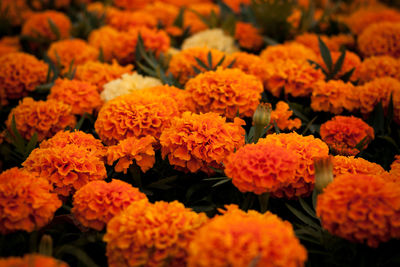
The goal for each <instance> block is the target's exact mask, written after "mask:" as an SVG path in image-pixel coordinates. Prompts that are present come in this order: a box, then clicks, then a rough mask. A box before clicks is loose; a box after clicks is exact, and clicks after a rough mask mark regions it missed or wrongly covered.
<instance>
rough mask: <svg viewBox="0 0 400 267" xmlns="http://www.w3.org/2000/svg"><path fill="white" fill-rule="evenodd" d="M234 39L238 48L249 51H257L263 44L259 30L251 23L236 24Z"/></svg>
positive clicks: (239, 22)
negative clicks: (237, 43)
mask: <svg viewBox="0 0 400 267" xmlns="http://www.w3.org/2000/svg"><path fill="white" fill-rule="evenodd" d="M235 39H236V40H237V41H238V42H239V45H240V47H242V48H245V49H249V50H258V49H260V48H261V47H262V46H263V44H264V41H263V39H262V35H261V32H260V30H259V29H257V28H256V27H254V26H253V25H252V24H251V23H246V22H241V21H238V22H237V23H236V27H235Z"/></svg>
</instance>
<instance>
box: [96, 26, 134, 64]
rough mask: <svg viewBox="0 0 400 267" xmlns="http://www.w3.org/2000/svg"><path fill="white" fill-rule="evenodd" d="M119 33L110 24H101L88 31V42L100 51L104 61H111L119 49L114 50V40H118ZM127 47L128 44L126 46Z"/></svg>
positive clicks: (118, 52)
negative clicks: (101, 25)
mask: <svg viewBox="0 0 400 267" xmlns="http://www.w3.org/2000/svg"><path fill="white" fill-rule="evenodd" d="M120 37H121V33H120V32H119V31H117V30H116V29H114V28H112V27H110V26H103V27H100V28H98V29H96V30H93V31H91V32H90V34H89V37H88V42H89V44H90V45H91V46H94V47H97V48H98V49H99V51H102V53H103V58H104V60H105V61H106V62H111V61H112V60H113V59H114V58H115V59H118V58H117V54H120V53H121V51H115V47H116V45H115V42H116V40H119V38H120ZM128 47H129V46H128Z"/></svg>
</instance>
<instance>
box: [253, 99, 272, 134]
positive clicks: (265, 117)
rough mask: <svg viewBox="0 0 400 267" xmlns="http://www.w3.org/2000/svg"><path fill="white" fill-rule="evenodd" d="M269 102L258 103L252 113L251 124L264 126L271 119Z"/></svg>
mask: <svg viewBox="0 0 400 267" xmlns="http://www.w3.org/2000/svg"><path fill="white" fill-rule="evenodd" d="M271 110H272V108H271V104H269V103H260V104H259V105H258V107H257V109H256V111H255V112H254V115H253V124H254V125H259V126H262V128H265V127H266V126H268V125H269V122H270V120H271Z"/></svg>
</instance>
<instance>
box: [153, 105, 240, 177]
mask: <svg viewBox="0 0 400 267" xmlns="http://www.w3.org/2000/svg"><path fill="white" fill-rule="evenodd" d="M242 125H244V121H243V120H241V119H239V118H235V119H234V122H233V123H228V122H226V118H223V117H221V116H219V115H218V114H216V113H205V114H200V115H198V114H193V113H190V112H185V113H183V114H182V117H176V118H174V119H173V120H172V123H171V126H170V127H168V128H166V129H165V130H164V131H163V132H162V134H161V137H160V143H161V153H162V156H163V157H164V158H165V157H166V156H167V155H168V159H169V163H170V164H171V165H174V166H175V167H176V168H177V169H181V170H185V171H187V170H189V171H190V172H196V171H198V170H201V171H204V172H206V173H212V172H213V171H212V169H211V168H210V167H213V168H218V169H220V168H221V167H222V166H221V163H222V162H223V161H224V160H225V158H226V157H227V156H228V155H229V154H230V153H232V152H234V151H235V150H236V149H238V148H239V147H241V146H243V145H244V134H245V131H244V129H243V128H242V127H241V126H242Z"/></svg>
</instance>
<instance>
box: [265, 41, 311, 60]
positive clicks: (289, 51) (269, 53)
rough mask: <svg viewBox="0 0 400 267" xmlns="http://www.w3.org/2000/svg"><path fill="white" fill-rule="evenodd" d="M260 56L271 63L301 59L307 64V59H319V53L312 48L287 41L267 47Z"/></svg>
mask: <svg viewBox="0 0 400 267" xmlns="http://www.w3.org/2000/svg"><path fill="white" fill-rule="evenodd" d="M260 57H261V58H262V59H263V60H264V61H266V62H267V63H269V64H274V63H275V62H276V61H287V60H291V61H301V62H302V64H305V63H306V62H307V60H308V59H309V60H314V61H315V60H317V55H316V54H315V53H314V51H312V50H311V49H310V48H307V47H305V46H304V45H302V44H299V43H287V44H280V45H274V46H268V47H267V48H265V49H264V50H263V51H262V52H261V54H260Z"/></svg>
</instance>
